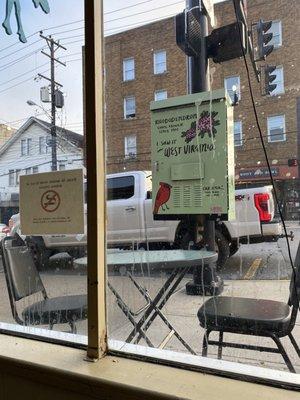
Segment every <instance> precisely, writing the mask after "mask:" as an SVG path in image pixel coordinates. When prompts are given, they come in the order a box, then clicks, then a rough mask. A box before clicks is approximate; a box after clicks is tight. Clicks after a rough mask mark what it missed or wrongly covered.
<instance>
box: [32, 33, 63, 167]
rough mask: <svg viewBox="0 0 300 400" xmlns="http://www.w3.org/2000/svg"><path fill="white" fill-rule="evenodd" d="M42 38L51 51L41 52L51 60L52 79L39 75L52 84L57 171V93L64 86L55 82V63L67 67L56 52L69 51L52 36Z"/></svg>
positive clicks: (53, 147) (52, 118) (54, 158)
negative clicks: (56, 56) (57, 56)
mask: <svg viewBox="0 0 300 400" xmlns="http://www.w3.org/2000/svg"><path fill="white" fill-rule="evenodd" d="M40 37H41V38H42V39H44V40H46V42H47V45H48V47H49V50H50V54H47V53H45V52H44V51H43V50H42V51H41V53H42V54H44V55H45V56H47V57H48V58H50V74H51V76H50V78H48V77H46V76H44V75H42V74H38V76H39V77H40V78H43V79H46V80H47V81H49V82H50V85H51V155H52V165H51V169H52V171H57V150H56V136H57V135H56V91H57V88H58V87H60V88H61V87H62V85H61V84H60V83H58V82H56V81H55V63H56V62H57V63H59V64H61V65H63V66H64V67H65V66H66V64H65V63H63V62H62V61H60V60H58V59H57V58H55V52H56V50H58V49H63V50H67V49H66V48H65V47H64V46H62V45H61V44H59V42H56V41H55V40H54V39H53V38H52V36H44V35H43V33H42V32H40Z"/></svg>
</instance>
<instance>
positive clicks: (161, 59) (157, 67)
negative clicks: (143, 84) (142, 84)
mask: <svg viewBox="0 0 300 400" xmlns="http://www.w3.org/2000/svg"><path fill="white" fill-rule="evenodd" d="M166 71H167V52H166V51H165V50H161V51H156V52H155V53H154V74H155V75H157V74H163V73H164V72H166Z"/></svg>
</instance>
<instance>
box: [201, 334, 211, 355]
mask: <svg viewBox="0 0 300 400" xmlns="http://www.w3.org/2000/svg"><path fill="white" fill-rule="evenodd" d="M209 334H210V331H209V330H207V331H205V332H204V336H203V344H202V357H207V349H208V338H209Z"/></svg>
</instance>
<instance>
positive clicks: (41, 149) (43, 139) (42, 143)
mask: <svg viewBox="0 0 300 400" xmlns="http://www.w3.org/2000/svg"><path fill="white" fill-rule="evenodd" d="M39 153H40V154H45V153H46V137H45V136H40V137H39Z"/></svg>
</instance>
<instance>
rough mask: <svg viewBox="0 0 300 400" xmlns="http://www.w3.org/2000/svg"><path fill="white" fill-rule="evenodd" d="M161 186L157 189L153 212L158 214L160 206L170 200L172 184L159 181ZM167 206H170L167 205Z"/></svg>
mask: <svg viewBox="0 0 300 400" xmlns="http://www.w3.org/2000/svg"><path fill="white" fill-rule="evenodd" d="M159 184H160V188H159V189H158V191H157V194H156V199H155V205H154V210H153V213H154V214H157V213H158V210H159V208H160V207H162V206H163V205H164V204H166V203H167V202H168V201H169V198H170V195H171V189H172V186H171V185H169V184H168V183H165V182H159ZM166 208H168V206H167V205H166Z"/></svg>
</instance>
